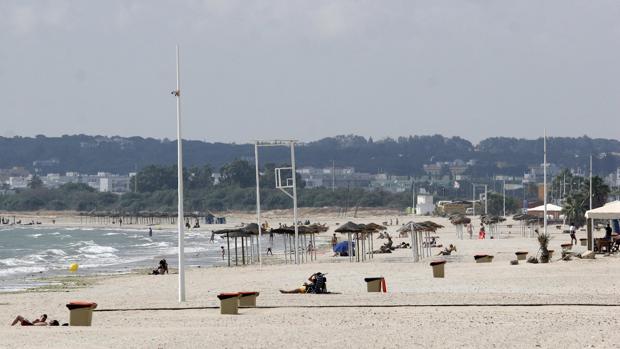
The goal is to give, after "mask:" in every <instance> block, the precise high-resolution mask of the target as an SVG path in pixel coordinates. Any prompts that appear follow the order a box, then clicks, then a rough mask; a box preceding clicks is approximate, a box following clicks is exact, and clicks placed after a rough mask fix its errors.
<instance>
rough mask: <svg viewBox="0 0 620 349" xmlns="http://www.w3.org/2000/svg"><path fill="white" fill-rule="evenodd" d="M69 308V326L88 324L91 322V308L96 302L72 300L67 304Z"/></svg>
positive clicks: (94, 306)
mask: <svg viewBox="0 0 620 349" xmlns="http://www.w3.org/2000/svg"><path fill="white" fill-rule="evenodd" d="M67 308H68V309H69V326H90V325H91V324H92V322H93V309H95V308H97V303H94V302H86V301H72V302H69V304H67Z"/></svg>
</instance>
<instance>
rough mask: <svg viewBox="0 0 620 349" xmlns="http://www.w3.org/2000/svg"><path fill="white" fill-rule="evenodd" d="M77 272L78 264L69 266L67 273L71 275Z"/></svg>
mask: <svg viewBox="0 0 620 349" xmlns="http://www.w3.org/2000/svg"><path fill="white" fill-rule="evenodd" d="M77 270H78V264H77V263H73V264H71V265H70V266H69V271H70V272H72V273H75V272H76V271H77Z"/></svg>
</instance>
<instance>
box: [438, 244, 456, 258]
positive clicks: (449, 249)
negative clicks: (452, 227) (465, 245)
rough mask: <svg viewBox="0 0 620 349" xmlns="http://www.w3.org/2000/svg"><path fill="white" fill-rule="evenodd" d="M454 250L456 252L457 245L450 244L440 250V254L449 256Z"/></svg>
mask: <svg viewBox="0 0 620 349" xmlns="http://www.w3.org/2000/svg"><path fill="white" fill-rule="evenodd" d="M452 252H456V246H454V245H452V244H450V246H448V247H446V248H444V249H443V251H441V252H439V253H438V254H437V255H438V256H449V255H451V254H452Z"/></svg>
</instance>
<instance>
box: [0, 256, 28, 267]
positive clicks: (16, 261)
mask: <svg viewBox="0 0 620 349" xmlns="http://www.w3.org/2000/svg"><path fill="white" fill-rule="evenodd" d="M0 264H3V265H6V266H7V267H16V266H23V265H33V264H35V262H34V261H31V260H26V259H24V258H5V259H0Z"/></svg>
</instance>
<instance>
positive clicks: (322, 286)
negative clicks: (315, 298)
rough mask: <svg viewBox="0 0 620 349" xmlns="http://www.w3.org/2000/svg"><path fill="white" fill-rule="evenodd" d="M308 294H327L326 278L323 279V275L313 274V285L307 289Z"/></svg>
mask: <svg viewBox="0 0 620 349" xmlns="http://www.w3.org/2000/svg"><path fill="white" fill-rule="evenodd" d="M308 293H315V294H319V293H327V278H326V277H325V274H322V273H316V274H315V276H314V283H313V284H312V285H310V286H309V287H308Z"/></svg>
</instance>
